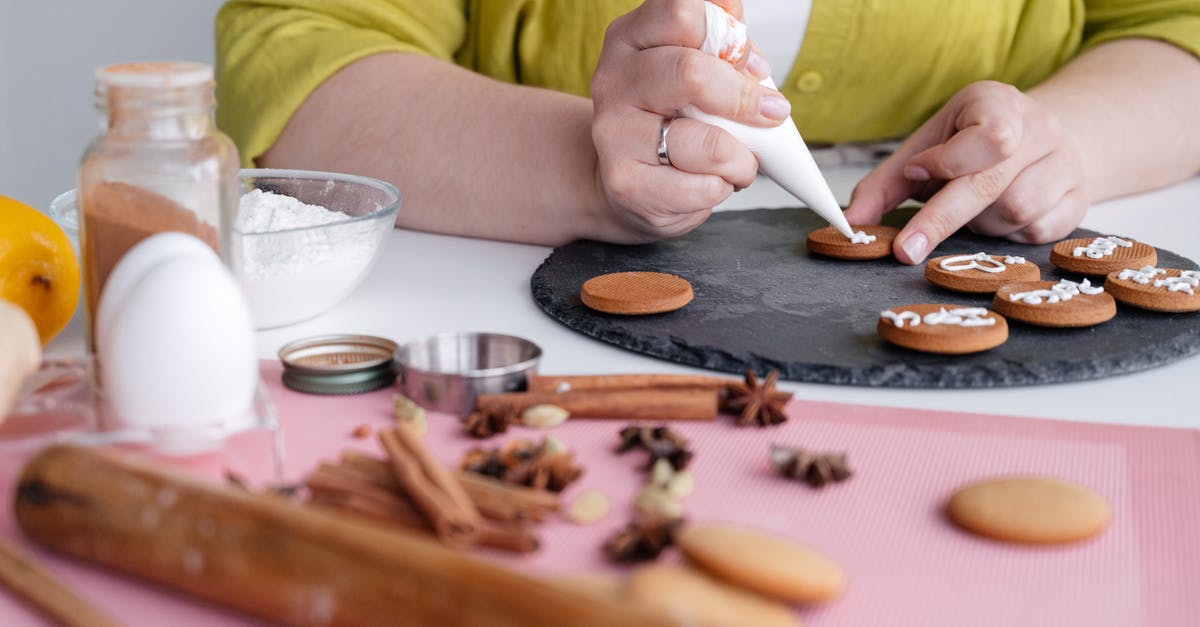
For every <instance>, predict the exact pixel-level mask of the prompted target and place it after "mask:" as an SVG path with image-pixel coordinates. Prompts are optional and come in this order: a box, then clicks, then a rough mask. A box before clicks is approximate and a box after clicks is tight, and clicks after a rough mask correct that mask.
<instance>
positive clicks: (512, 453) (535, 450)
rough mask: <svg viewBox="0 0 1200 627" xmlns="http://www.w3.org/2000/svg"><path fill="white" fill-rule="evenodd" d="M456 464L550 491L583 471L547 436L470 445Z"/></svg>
mask: <svg viewBox="0 0 1200 627" xmlns="http://www.w3.org/2000/svg"><path fill="white" fill-rule="evenodd" d="M460 466H461V468H462V469H463V470H466V471H469V472H474V473H478V474H481V475H487V476H489V477H495V478H496V479H500V480H502V481H505V482H507V483H512V484H516V485H523V486H529V487H532V488H537V489H540V490H549V491H551V492H561V491H562V490H563V489H564V488H566V487H567V486H568V485H571V484H572V483H574V482H575V480H576V479H578V478H579V477H580V476H581V475H583V469H582V468H580V467H579V466H578V465H577V464H576V463H575V457H574V455H573V454H572V453H571V452H570V451H567V450H566V449H565V448H563V447H562V445H561V444H559V443H558V442H557V440H554V439H552V438H551V437H547V438H546V439H545V440H544V441H543V442H541V443H540V444H535V443H533V442H530V441H529V440H525V439H521V438H517V439H514V440H511V441H509V442H507V443H506V444H505V445H504V446H502V447H500V448H494V449H482V448H474V449H471V450H470V451H467V454H466V455H465V456H464V457H463V460H462V463H461V464H460Z"/></svg>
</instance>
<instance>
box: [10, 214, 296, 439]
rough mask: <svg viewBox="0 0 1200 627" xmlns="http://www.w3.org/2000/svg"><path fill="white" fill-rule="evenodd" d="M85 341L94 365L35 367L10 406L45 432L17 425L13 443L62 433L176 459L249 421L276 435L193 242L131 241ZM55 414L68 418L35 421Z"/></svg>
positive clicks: (212, 276)
mask: <svg viewBox="0 0 1200 627" xmlns="http://www.w3.org/2000/svg"><path fill="white" fill-rule="evenodd" d="M96 339H97V353H96V358H97V359H96V361H95V362H92V363H81V362H60V363H58V364H57V366H55V365H52V364H51V365H47V367H43V369H42V370H41V371H40V372H39V373H38V375H37V376H35V377H33V378H32V380H31V382H30V383H29V384H28V385H27V386H26V388H27V389H26V394H24V395H23V397H22V402H21V404H20V406H19V408H18V413H21V414H23V415H25V416H33V415H41V416H43V418H42V419H41V420H31V421H27V426H37V425H39V424H40V425H43V426H44V427H45V428H44V429H42V430H41V431H42V433H39V430H38V429H36V428H35V429H32V430H29V429H26V430H25V431H24V432H23V433H22V432H21V431H20V430H19V429H18V430H17V431H15V432H13V433H12V434H11V435H13V436H14V437H13V438H12V439H13V440H14V441H23V440H24V441H27V440H31V439H33V440H36V439H38V438H39V436H41V439H47V438H49V439H54V438H55V437H67V436H68V434H70V435H69V439H70V441H73V442H80V443H107V442H127V443H141V444H146V445H149V446H150V447H151V448H154V449H155V450H156V451H158V452H160V453H166V454H174V455H187V454H193V453H199V452H207V451H210V450H213V449H216V448H219V447H220V446H221V445H222V444H223V443H224V441H225V440H226V438H228V437H229V436H231V435H233V434H235V433H240V432H243V431H247V430H251V429H256V428H265V429H267V430H269V431H272V432H274V433H276V434H278V422H277V420H276V416H275V412H274V409H273V407H272V406H271V403H270V401H269V399H268V397H267V395H266V393H265V390H264V388H263V385H262V382H261V380H260V378H259V376H258V361H257V358H256V356H255V340H254V330H253V325H252V324H251V321H250V312H249V309H248V307H247V306H246V303H245V299H244V298H243V296H242V294H241V292H240V290H239V288H238V286H237V284H236V282H235V281H234V279H233V277H232V275H231V274H230V273H229V271H228V270H227V269H226V268H225V266H224V265H222V264H221V261H220V259H218V258H217V256H216V254H215V253H214V252H213V251H212V249H210V248H209V247H208V246H206V245H205V244H204V243H202V242H201V241H200V240H198V239H196V238H194V237H192V236H189V235H184V234H182V233H173V232H165V233H158V234H156V235H153V236H151V237H149V238H146V239H145V240H143V241H142V242H140V243H138V244H137V245H136V246H134V247H133V248H131V249H130V250H129V251H128V253H126V254H125V255H124V256H123V257H122V258H121V260H120V262H118V263H117V265H116V267H115V268H114V269H113V272H112V274H111V275H110V276H109V280H108V282H107V283H106V284H105V286H104V291H103V293H102V295H101V300H100V306H99V308H98V310H97V315H96ZM89 366H91V367H89ZM93 383H97V384H101V385H92V384H93ZM100 390H103V391H100ZM64 412H66V414H65V415H68V416H73V417H74V419H73V420H69V421H67V422H63V420H62V419H59V420H58V421H57V422H55V421H53V420H50V419H47V418H46V416H50V415H59V414H63V413H64ZM20 424H26V423H20ZM55 424H57V425H58V427H57V428H55V427H54V425H55ZM0 431H2V430H0ZM56 432H57V433H56ZM5 440H6V438H4V434H3V433H0V445H3V444H4V443H5ZM278 442H279V440H278V438H277V437H276V439H275V443H276V444H275V447H274V448H275V452H276V454H277V462H278V461H279V460H278V456H279V455H278V454H279V452H280V448H279V445H278Z"/></svg>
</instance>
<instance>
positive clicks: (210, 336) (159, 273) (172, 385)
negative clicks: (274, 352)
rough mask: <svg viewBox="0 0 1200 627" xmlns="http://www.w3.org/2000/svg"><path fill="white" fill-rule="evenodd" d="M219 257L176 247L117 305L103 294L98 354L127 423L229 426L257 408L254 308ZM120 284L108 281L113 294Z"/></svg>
mask: <svg viewBox="0 0 1200 627" xmlns="http://www.w3.org/2000/svg"><path fill="white" fill-rule="evenodd" d="M155 237H158V236H155ZM147 241H150V240H147ZM140 245H141V244H139V246H140ZM133 252H134V251H131V253H130V254H132V253H133ZM147 256H149V255H147ZM134 259H135V260H137V259H138V258H137V257H135V258H134ZM214 259H215V257H213V258H211V259H210V258H205V257H203V256H198V255H191V254H183V255H178V256H167V257H166V258H165V259H164V260H163V261H160V262H158V263H156V264H154V265H153V266H152V267H149V268H146V269H144V273H143V275H142V276H141V278H140V280H138V281H136V282H134V283H132V284H129V285H128V286H127V287H123V288H122V289H123V290H124V298H123V299H121V300H120V301H115V302H113V303H111V304H109V305H108V308H107V309H105V308H104V304H103V303H102V305H101V309H102V310H103V311H105V312H106V318H105V321H106V325H105V327H104V331H103V333H98V335H97V338H96V340H97V353H98V358H99V360H100V368H101V376H102V380H103V387H104V393H105V395H106V396H107V397H108V399H109V401H110V403H111V406H112V409H113V410H114V413H115V415H116V419H117V420H118V421H119V423H120V424H121V425H122V426H125V427H136V428H149V429H153V430H156V431H164V432H169V431H170V430H172V429H179V430H186V429H191V428H198V427H209V426H217V425H228V424H230V423H231V422H232V421H240V420H242V419H243V417H244V416H245V415H246V414H247V412H248V411H249V410H250V408H251V405H252V403H253V399H254V393H255V388H256V385H257V382H258V362H257V359H256V356H255V348H254V346H255V345H254V327H253V324H252V323H251V320H250V309H249V307H248V306H247V305H246V301H245V298H244V297H243V296H242V293H241V291H240V290H239V289H238V286H237V283H236V281H235V280H234V278H233V276H232V275H231V274H230V273H229V271H228V270H227V269H226V268H225V267H224V266H223V265H221V264H220V263H219V262H215V261H214ZM124 261H125V260H124V259H122V261H121V262H119V263H118V266H120V264H123V263H124ZM115 274H116V272H115V271H114V275H115ZM117 293H118V292H111V293H110V292H109V291H108V290H107V289H106V290H105V295H104V297H105V298H109V297H111V296H113V295H114V294H117Z"/></svg>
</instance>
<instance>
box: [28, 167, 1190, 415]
mask: <svg viewBox="0 0 1200 627" xmlns="http://www.w3.org/2000/svg"><path fill="white" fill-rule="evenodd" d="M866 171H867V170H866V169H864V168H853V167H846V168H833V169H827V170H826V175H827V177H828V179H829V183H830V185H831V187H832V188H833V189H834V192H835V193H836V194H837V196H838V197H839V199H840V200H841V201H842V202H843V203H844V202H846V201H847V200H848V199H849V195H850V190H851V189H852V188H853V186H854V184H855V183H856V182H857V181H858V180H859V179H860V178H861V177H862V176H863V175H864V174H866ZM795 204H796V201H795V200H794V199H792V198H791V197H790V196H789V195H788V194H787V193H786V192H784V191H783V190H781V189H780V188H778V187H776V186H775V185H774V184H772V183H771V182H770V181H769V180H765V179H762V178H760V179H759V181H758V182H756V183H755V184H754V185H753V186H751V187H750V188H748V189H746V190H744V191H742V192H740V193H737V194H735V195H734V196H733V197H732V198H730V199H729V201H727V202H726V203H725V204H723V205H722V206H721V207H720V208H719V209H744V208H756V207H784V206H795ZM403 210H404V209H403V208H401V211H403ZM1083 226H1084V227H1086V228H1090V229H1094V230H1096V231H1099V232H1104V233H1120V234H1126V235H1128V236H1130V237H1134V238H1137V239H1138V240H1140V241H1144V242H1147V243H1150V244H1153V245H1155V246H1158V247H1160V248H1165V249H1168V250H1171V251H1173V252H1176V253H1179V254H1181V255H1183V256H1185V257H1188V258H1191V259H1200V177H1195V178H1192V179H1189V180H1188V181H1185V182H1183V183H1181V184H1178V185H1175V186H1173V187H1170V188H1166V189H1162V190H1158V191H1155V192H1151V193H1147V194H1141V195H1138V196H1133V197H1129V198H1123V199H1118V200H1115V201H1111V202H1106V203H1103V204H1100V205H1097V206H1094V207H1092V209H1091V210H1090V212H1089V213H1088V217H1087V219H1086V220H1084V223H1083ZM549 252H550V249H549V248H546V247H541V246H529V245H522V244H510V243H503V242H493V241H486V240H476V239H469V238H462V237H452V236H445V235H433V234H428V233H418V232H413V231H404V230H395V231H393V232H392V234H391V235H390V240H389V241H388V242H387V247H386V249H385V250H384V251H383V253H382V255H381V257H380V259H379V261H378V263H377V264H376V266H375V268H374V269H373V270H372V272H371V275H370V276H369V277H368V278H367V280H366V281H365V282H364V284H363V285H362V286H360V287H359V288H358V289H357V290H356V291H355V292H354V293H353V294H351V295H350V297H349V298H347V299H346V300H345V301H343V302H342V303H340V304H339V305H338V306H336V307H335V308H333V309H332V310H330V311H328V312H326V313H324V314H322V315H320V316H317V317H316V318H313V319H311V320H308V321H306V322H302V323H299V324H295V325H291V326H288V327H283V328H279V329H273V330H269V331H263V332H260V333H259V334H258V351H259V354H260V356H261V357H263V358H274V357H275V355H276V351H277V350H278V348H279V347H280V346H282V345H283V344H285V343H287V342H289V341H292V340H295V339H299V338H304V337H309V336H313V335H320V334H327V333H364V334H372V335H380V336H384V337H388V338H391V339H393V340H396V341H399V342H403V341H406V340H411V339H416V338H419V337H423V336H426V335H431V334H435V333H440V332H449V331H495V332H502V333H510V334H514V335H519V336H522V337H525V338H528V339H531V340H533V341H535V342H537V343H538V344H539V345H540V346H541V347H542V350H543V352H544V356H543V358H542V363H541V366H540V371H541V372H543V373H549V374H597V373H618V372H699V371H698V370H696V369H694V368H688V367H685V366H680V365H676V364H672V363H669V362H666V361H662V360H659V359H655V358H651V357H646V356H643V355H640V354H637V353H632V352H629V351H625V350H622V349H619V348H616V347H614V346H611V345H608V344H603V343H601V342H599V341H597V340H593V339H591V338H590V337H587V336H584V335H582V334H580V333H577V332H575V331H572V330H571V329H568V328H567V327H565V326H563V325H562V324H560V323H558V322H557V321H555V320H553V319H551V318H550V317H548V316H547V315H546V314H545V313H543V312H542V311H541V309H540V308H538V307H537V305H536V304H535V303H534V302H533V299H532V297H531V295H530V288H529V278H530V276H531V275H532V274H533V271H534V270H535V269H536V268H537V267H538V265H539V264H540V263H541V262H542V260H543V259H545V257H546V255H548V254H549ZM1197 315H1200V314H1197ZM79 317H80V316H76V318H77V319H76V320H75V321H73V322H72V324H71V326H70V327H68V329H67V330H66V331H65V332H64V333H63V334H62V335H60V337H59V338H57V339H56V340H55V341H54V342H53V343H52V344H51V346H50V347H49V349H48V354H50V355H59V356H61V355H71V354H78V353H79V352H81V347H82V345H83V342H82V326H81V324H80V322H79V320H78V318H79ZM1196 385H1200V356H1192V357H1190V358H1188V359H1184V360H1182V361H1178V362H1175V363H1173V364H1170V365H1167V366H1163V367H1159V368H1154V369H1151V370H1146V371H1143V372H1139V373H1135V374H1129V375H1122V376H1117V377H1110V378H1106V379H1100V380H1095V381H1086V382H1080V383H1068V384H1055V385H1040V386H1025V387H1013V388H1001V389H986V390H910V389H888V388H865V387H853V386H837V385H823V384H798V383H784V384H783V385H782V387H784V388H785V389H787V390H789V391H793V392H795V393H796V395H797V397H798V398H802V399H812V400H823V401H835V402H846V403H858V404H866V405H877V406H880V407H881V409H880V411H881V412H886V411H887V407H917V408H925V409H938V410H948V411H961V412H984V413H998V414H1006V415H1019V416H1031V417H1039V418H1057V419H1066V420H1081V421H1092V422H1106V423H1123V424H1139V425H1161V426H1176V427H1191V428H1196V427H1200V401H1197V400H1196V395H1195V386H1196Z"/></svg>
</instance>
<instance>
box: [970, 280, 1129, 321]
mask: <svg viewBox="0 0 1200 627" xmlns="http://www.w3.org/2000/svg"><path fill="white" fill-rule="evenodd" d="M992 309H995V310H996V311H998V312H1000V313H1001V314H1003V315H1004V316H1005V317H1007V318H1009V319H1011V320H1020V321H1021V322H1024V323H1026V324H1033V325H1037V326H1040V327H1090V326H1093V325H1097V324H1100V323H1101V322H1107V321H1109V320H1111V319H1112V317H1113V316H1115V315H1117V303H1116V301H1114V300H1113V297H1112V296H1111V295H1110V294H1108V293H1107V292H1105V291H1104V288H1103V287H1099V286H1093V285H1092V284H1091V281H1089V280H1087V279H1084V280H1082V281H1080V282H1079V283H1076V282H1074V281H1070V280H1067V279H1062V280H1061V281H1028V282H1023V283H1009V284H1007V285H1005V286H1003V287H1001V288H1000V289H999V290H997V291H996V297H995V298H994V299H992Z"/></svg>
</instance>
